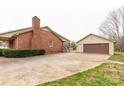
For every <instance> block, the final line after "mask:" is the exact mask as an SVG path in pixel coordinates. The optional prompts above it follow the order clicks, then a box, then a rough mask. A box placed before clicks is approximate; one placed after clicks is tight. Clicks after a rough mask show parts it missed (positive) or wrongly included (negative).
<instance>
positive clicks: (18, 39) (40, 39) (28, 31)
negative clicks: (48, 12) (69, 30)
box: [0, 16, 70, 53]
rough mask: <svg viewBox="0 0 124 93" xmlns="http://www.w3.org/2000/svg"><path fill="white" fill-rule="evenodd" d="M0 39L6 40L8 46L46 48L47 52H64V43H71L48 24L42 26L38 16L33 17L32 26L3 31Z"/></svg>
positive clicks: (15, 47)
mask: <svg viewBox="0 0 124 93" xmlns="http://www.w3.org/2000/svg"><path fill="white" fill-rule="evenodd" d="M0 40H1V41H3V42H4V43H5V42H6V45H7V47H8V48H14V49H30V48H31V49H45V50H46V52H47V53H56V52H62V51H63V49H65V48H64V47H66V46H64V43H65V42H66V43H70V40H68V39H66V38H65V37H63V36H61V35H59V34H58V33H56V32H54V31H53V30H51V29H50V28H49V27H48V26H45V27H40V19H39V18H38V17H37V16H34V17H33V18H32V27H28V28H24V29H18V30H15V31H10V32H5V33H1V34H0Z"/></svg>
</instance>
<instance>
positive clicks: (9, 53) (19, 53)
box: [2, 49, 45, 58]
mask: <svg viewBox="0 0 124 93" xmlns="http://www.w3.org/2000/svg"><path fill="white" fill-rule="evenodd" d="M44 54H45V50H43V49H24V50H18V49H4V50H3V51H2V55H3V56H5V57H13V58H20V57H29V56H36V55H44Z"/></svg>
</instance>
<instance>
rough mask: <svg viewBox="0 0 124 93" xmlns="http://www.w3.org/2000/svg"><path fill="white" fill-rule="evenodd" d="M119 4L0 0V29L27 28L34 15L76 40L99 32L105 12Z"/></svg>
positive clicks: (77, 0)
mask: <svg viewBox="0 0 124 93" xmlns="http://www.w3.org/2000/svg"><path fill="white" fill-rule="evenodd" d="M111 3H112V5H110V4H111ZM121 5H122V2H119V3H118V2H116V1H110V2H109V1H107V0H104V2H103V1H100V0H91V1H89V0H87V1H83V0H68V1H67V0H61V1H60V0H32V1H30V2H28V1H26V0H20V1H18V0H8V2H7V0H4V1H0V32H4V31H8V30H13V29H19V28H24V27H29V26H31V24H32V23H31V22H32V17H33V16H38V17H39V18H40V19H41V26H46V25H48V26H49V27H51V28H52V29H53V30H54V31H56V32H57V33H59V34H61V35H63V36H65V37H67V38H68V39H70V40H75V41H77V40H79V39H80V38H82V37H84V36H86V35H87V34H89V33H94V34H99V32H98V27H99V26H100V24H101V23H102V22H103V21H104V19H105V18H106V16H107V14H108V13H109V11H111V10H113V8H116V7H118V6H121Z"/></svg>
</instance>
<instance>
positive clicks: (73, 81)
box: [39, 63, 124, 86]
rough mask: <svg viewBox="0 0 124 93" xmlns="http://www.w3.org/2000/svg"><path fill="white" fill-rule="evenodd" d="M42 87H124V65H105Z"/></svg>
mask: <svg viewBox="0 0 124 93" xmlns="http://www.w3.org/2000/svg"><path fill="white" fill-rule="evenodd" d="M39 85H40V86H116V85H124V65H122V64H112V63H104V64H102V65H100V66H98V67H96V68H93V69H90V70H88V71H85V72H80V73H77V74H75V75H72V76H69V77H66V78H63V79H60V80H56V81H52V82H47V83H44V84H39Z"/></svg>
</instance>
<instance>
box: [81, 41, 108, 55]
mask: <svg viewBox="0 0 124 93" xmlns="http://www.w3.org/2000/svg"><path fill="white" fill-rule="evenodd" d="M83 47H84V52H85V53H100V54H109V44H108V43H100V44H84V46H83Z"/></svg>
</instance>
